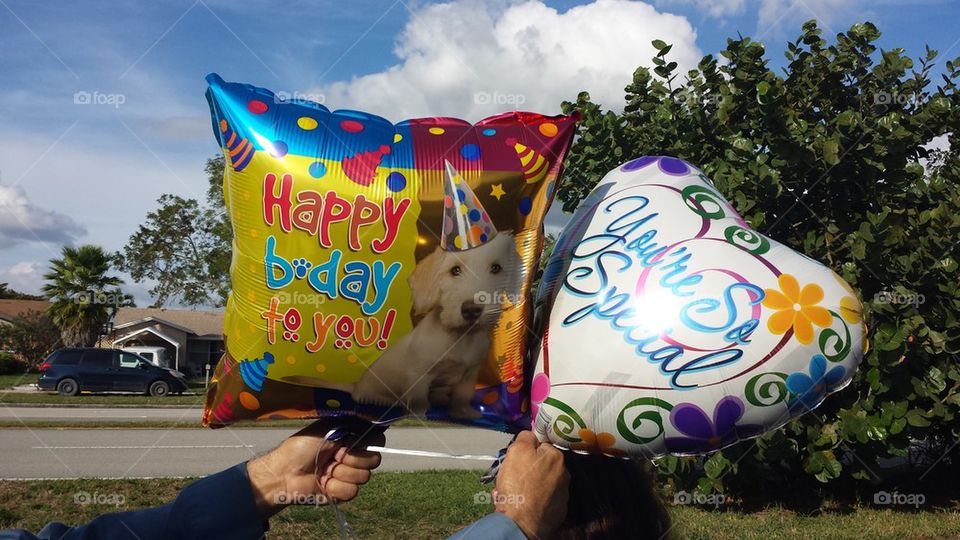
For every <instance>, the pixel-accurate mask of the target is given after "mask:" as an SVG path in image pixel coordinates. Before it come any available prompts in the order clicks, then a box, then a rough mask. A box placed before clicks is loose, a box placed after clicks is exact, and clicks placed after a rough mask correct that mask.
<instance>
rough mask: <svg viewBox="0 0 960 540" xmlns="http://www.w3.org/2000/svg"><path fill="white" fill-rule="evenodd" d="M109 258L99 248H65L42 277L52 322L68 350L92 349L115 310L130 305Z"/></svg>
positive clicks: (89, 246)
mask: <svg viewBox="0 0 960 540" xmlns="http://www.w3.org/2000/svg"><path fill="white" fill-rule="evenodd" d="M110 263H111V256H110V255H108V254H107V253H106V252H104V250H103V248H101V247H99V246H92V245H85V246H80V247H77V248H73V247H70V246H64V248H63V251H62V255H61V257H60V258H55V259H51V260H50V270H49V271H48V272H47V273H46V274H44V275H43V279H44V280H46V283H45V284H44V285H43V293H44V294H45V295H46V296H47V298H49V299H50V302H51V305H50V308H49V310H48V313H49V315H50V318H51V320H52V321H53V323H54V324H55V325H56V326H57V327H58V328H59V329H60V336H61V338H62V340H63V344H64V345H65V346H67V347H91V346H93V345H94V344H95V343H96V341H97V338H98V337H99V336H100V334H101V333H102V331H103V328H104V325H105V324H106V323H107V322H109V321H110V320H111V319H112V318H113V315H114V314H115V313H116V311H117V308H119V307H121V306H125V305H132V304H133V302H132V300H131V299H130V297H129V296H127V295H125V294H124V293H123V291H122V290H120V285H121V284H122V283H123V281H121V280H120V278H118V277H116V276H110V275H108V274H109V273H110V270H111V268H110Z"/></svg>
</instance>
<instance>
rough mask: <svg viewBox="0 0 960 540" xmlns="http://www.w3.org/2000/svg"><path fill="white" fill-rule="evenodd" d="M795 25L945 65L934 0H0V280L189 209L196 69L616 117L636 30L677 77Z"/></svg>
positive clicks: (959, 51) (946, 13) (34, 286)
mask: <svg viewBox="0 0 960 540" xmlns="http://www.w3.org/2000/svg"><path fill="white" fill-rule="evenodd" d="M811 18H817V19H818V20H820V21H821V24H822V26H823V27H824V29H825V34H826V35H828V36H832V35H833V34H835V33H837V32H839V31H843V30H844V29H846V28H848V27H849V26H850V24H852V23H854V22H859V21H862V20H870V21H872V22H874V23H875V24H877V26H878V27H880V29H881V31H882V32H883V37H882V38H881V40H880V45H881V46H882V47H886V48H891V47H904V48H905V49H907V51H908V53H909V54H910V55H911V56H913V57H917V56H919V55H921V54H922V52H923V46H924V45H925V44H929V45H930V46H931V47H933V48H935V49H938V50H939V51H940V53H941V61H942V60H945V59H952V58H955V57H957V56H960V44H958V43H960V35H958V34H957V32H956V23H957V21H960V3H958V2H954V1H950V0H879V1H872V2H868V1H865V0H650V1H649V2H647V3H643V2H631V1H627V0H600V1H597V2H574V1H560V2H539V1H534V2H506V1H486V2H484V1H479V0H477V1H471V0H457V1H453V2H446V3H430V2H413V1H409V0H397V1H390V0H385V1H382V2H374V1H367V0H356V1H350V2H332V1H315V2H306V1H299V2H298V1H286V2H272V1H266V0H250V1H245V2H235V1H226V0H170V1H165V2H100V1H82V0H80V1H74V2H68V1H57V2H36V1H34V0H0V51H3V53H2V55H0V118H2V119H3V121H2V122H0V282H10V283H11V286H13V287H15V288H18V289H20V290H25V291H28V292H36V291H37V290H39V287H40V285H41V278H40V274H41V273H42V272H43V270H44V268H45V267H46V263H47V261H48V260H49V259H50V258H51V257H52V256H54V255H56V254H57V253H58V252H59V250H60V247H61V246H62V245H63V244H65V243H73V244H77V243H95V244H100V245H102V246H104V247H105V248H107V249H109V250H111V251H112V250H118V249H120V248H122V246H123V245H124V243H125V242H126V239H127V238H128V237H129V236H130V234H131V233H132V232H133V231H134V230H135V229H136V227H137V226H138V225H139V224H140V222H141V220H142V218H143V216H144V215H145V214H146V213H147V212H149V211H150V210H152V209H153V208H155V206H156V205H155V200H156V198H157V197H158V196H159V195H160V194H162V193H175V194H178V195H182V196H187V197H196V198H202V196H203V194H204V192H205V190H206V185H205V182H206V179H205V178H204V176H203V163H204V161H205V160H206V158H208V157H210V156H212V155H214V154H215V153H216V152H217V151H218V148H217V146H216V144H215V142H214V139H213V137H212V135H211V132H210V127H209V126H210V123H209V120H208V111H207V106H206V102H205V101H204V98H203V93H204V90H205V82H204V76H205V75H206V74H207V73H210V72H217V73H219V74H220V75H221V76H222V77H223V78H224V79H226V80H229V81H242V82H249V83H252V84H256V85H258V86H264V87H268V88H271V89H273V90H275V91H284V92H288V93H290V94H293V93H300V94H302V95H307V96H312V97H314V99H316V100H319V101H323V102H324V103H325V104H326V105H327V106H328V107H330V108H334V109H335V108H343V107H347V108H356V109H363V110H369V111H372V112H375V113H378V114H381V115H384V116H386V117H388V118H390V119H392V120H395V121H399V120H401V119H403V118H407V117H412V116H427V115H429V116H461V117H465V118H467V119H470V120H478V119H480V118H482V117H484V116H486V115H489V114H495V113H496V112H498V111H500V110H503V109H509V108H514V107H513V105H512V103H518V102H519V105H518V107H519V108H522V109H528V110H535V111H538V112H544V113H556V112H558V111H559V102H560V101H561V100H562V99H572V98H574V97H575V96H576V94H577V92H578V91H580V90H589V91H590V92H591V94H593V95H594V97H595V98H596V99H597V100H598V101H600V102H602V103H604V104H605V105H607V106H609V107H613V108H619V107H621V106H622V104H621V103H620V99H621V95H622V88H623V86H624V85H625V84H626V83H627V81H628V80H629V75H630V73H631V72H632V71H633V70H634V68H636V66H638V65H640V64H647V63H648V59H649V57H650V56H652V48H651V47H650V45H649V43H650V41H651V40H652V39H655V38H659V39H663V40H665V41H667V42H670V43H673V44H674V50H673V53H672V55H673V56H674V59H675V60H677V61H678V62H680V64H681V67H687V66H692V65H693V64H694V63H695V62H696V61H697V60H698V59H699V58H700V56H702V55H703V54H708V53H716V51H718V50H720V49H722V48H723V47H724V45H725V43H726V39H727V37H730V36H736V35H737V33H741V34H743V35H748V36H753V37H755V38H757V39H758V40H759V41H762V42H764V44H765V45H766V46H767V51H768V57H769V58H770V59H771V61H772V63H773V65H774V66H782V65H783V64H784V62H785V61H784V57H783V51H784V49H785V43H786V41H787V40H788V39H791V38H794V37H796V35H797V34H798V33H799V28H800V24H801V23H802V22H803V21H804V20H807V19H811ZM84 92H86V93H87V94H89V96H90V101H92V102H93V103H87V104H84V103H76V101H77V100H76V99H75V95H76V96H80V98H79V100H80V101H81V102H82V101H83V99H84V98H83V96H85V94H83V93H84ZM78 93H79V94H78ZM484 96H485V97H486V98H484ZM562 221H563V217H562V216H560V215H559V214H556V213H554V214H553V215H552V216H551V223H552V224H554V225H558V224H561V223H562ZM127 288H128V289H129V290H130V291H131V292H133V293H134V294H135V296H136V297H137V300H138V303H139V304H141V305H146V304H149V303H150V299H149V297H148V295H147V294H146V289H147V288H148V286H146V285H138V284H133V283H130V282H129V281H128V284H127Z"/></svg>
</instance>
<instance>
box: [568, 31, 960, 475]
mask: <svg viewBox="0 0 960 540" xmlns="http://www.w3.org/2000/svg"><path fill="white" fill-rule="evenodd" d="M879 36H880V32H879V31H878V30H877V28H876V27H875V26H874V25H872V24H870V23H864V24H857V25H854V26H853V27H852V28H850V30H849V31H847V32H846V33H841V34H839V35H837V36H836V38H835V39H834V40H833V41H832V42H828V41H827V40H825V39H824V38H823V37H821V30H820V28H819V27H818V26H817V24H816V23H815V22H814V21H810V22H808V23H806V24H805V25H804V26H803V32H802V35H801V36H800V37H799V39H797V40H796V41H794V42H792V43H789V44H788V49H787V51H786V57H787V62H788V63H787V65H786V67H785V68H784V70H783V72H782V73H779V74H778V73H775V72H774V71H773V70H771V69H770V68H769V66H768V64H769V60H768V59H767V58H766V57H765V51H764V47H763V45H762V44H760V43H757V42H754V41H752V40H750V39H749V38H739V39H730V40H728V42H727V47H726V49H725V50H724V51H722V52H721V53H720V54H721V55H722V56H723V58H724V60H725V62H720V61H718V59H717V58H714V57H713V56H706V57H704V58H703V59H702V60H701V61H700V63H699V65H698V66H697V68H696V69H694V70H691V71H690V72H688V73H687V74H686V75H685V77H683V78H682V79H681V76H680V74H678V73H677V64H676V63H675V62H672V61H670V60H669V51H670V46H669V45H667V44H665V43H663V42H660V41H655V42H654V46H655V47H656V48H657V49H658V50H659V53H658V54H657V57H656V58H655V59H654V64H655V67H654V68H653V70H652V71H651V70H649V69H646V68H640V69H637V70H636V72H635V73H634V76H633V81H632V82H631V84H630V85H629V86H627V87H626V89H625V90H626V103H625V107H624V109H623V112H622V113H618V112H615V111H610V110H604V109H602V108H601V107H600V106H599V105H597V104H595V103H593V102H592V101H591V99H590V96H589V95H588V94H586V93H581V94H580V95H579V96H578V97H577V100H576V102H575V103H565V104H564V109H565V111H566V112H569V111H571V110H573V109H577V110H579V111H581V113H582V114H583V117H584V119H583V122H582V124H581V126H580V129H579V137H578V138H577V140H576V142H575V144H574V146H573V148H572V151H571V154H570V156H569V158H568V160H567V164H566V172H565V174H564V179H563V181H562V182H563V183H562V185H561V186H560V188H559V190H558V197H559V199H560V200H561V201H562V202H563V204H564V208H565V209H567V210H572V209H573V208H575V207H576V206H577V204H578V203H579V202H580V201H581V200H582V199H583V198H584V197H585V196H586V195H587V193H589V191H590V190H591V189H592V188H593V186H594V185H595V183H596V182H597V180H598V179H600V178H601V177H602V176H603V175H604V173H606V171H608V170H609V169H611V168H613V167H615V166H617V165H618V164H620V163H622V162H624V161H626V160H628V159H630V158H633V157H637V156H640V155H671V156H678V157H681V158H683V159H686V160H688V161H690V162H691V163H694V164H696V165H697V166H698V167H700V168H701V169H702V170H703V171H704V172H705V173H706V174H707V175H708V176H709V177H710V178H712V179H713V180H714V181H715V183H716V185H717V187H718V188H719V189H720V190H721V191H722V192H723V193H724V194H725V196H726V197H727V198H728V199H729V200H730V201H731V202H732V203H733V205H734V206H735V207H736V208H737V210H738V211H739V212H740V213H741V215H743V216H744V217H745V218H746V219H747V221H749V222H750V223H751V224H752V225H753V226H754V227H755V228H757V229H758V230H760V231H762V232H764V233H765V234H767V235H768V236H771V237H773V238H775V239H776V240H778V241H780V242H782V243H784V244H786V245H788V246H791V247H793V248H794V249H796V250H798V251H801V252H803V253H805V254H807V255H809V256H810V257H813V258H814V259H817V260H820V261H823V262H825V263H826V264H828V265H829V266H830V267H831V268H833V269H834V270H836V271H837V272H838V273H839V274H840V275H842V276H843V277H844V278H845V279H847V281H849V282H850V283H851V284H852V285H853V286H854V287H855V288H856V289H858V290H859V291H860V292H861V294H862V296H863V298H864V300H865V309H866V314H867V317H868V318H867V322H868V327H869V330H870V339H871V340H872V348H871V350H870V351H869V352H868V354H867V355H866V358H865V359H864V361H863V364H862V365H861V367H860V369H859V371H858V373H857V375H856V377H855V379H854V381H853V384H852V385H851V386H850V387H848V388H847V389H845V390H844V391H842V392H840V393H839V394H837V395H835V396H833V397H831V398H828V399H827V401H826V402H825V403H824V405H823V406H822V407H820V408H819V409H818V410H817V411H815V413H814V414H807V415H805V416H803V417H801V418H799V419H797V420H795V421H794V422H792V423H790V424H789V425H787V426H786V427H784V428H782V429H780V430H777V431H775V432H773V433H770V434H767V435H766V436H764V437H762V438H760V439H759V440H758V441H757V442H756V444H754V443H744V444H741V445H738V446H737V447H734V448H732V449H728V450H725V451H723V452H719V453H716V454H714V455H712V456H711V457H709V458H708V459H706V460H705V461H703V460H702V461H701V462H699V463H697V464H696V465H697V466H696V467H694V464H692V463H691V462H690V461H689V460H680V459H677V458H668V459H666V460H663V461H662V462H661V467H663V468H664V470H666V471H667V472H671V473H677V474H680V473H684V472H686V473H688V477H687V480H688V481H691V482H696V483H697V485H698V487H699V489H703V490H710V489H714V490H730V489H737V487H741V488H744V489H745V488H746V487H753V486H756V485H757V484H758V482H762V483H771V482H773V483H776V482H777V481H787V480H790V481H793V480H792V479H796V478H798V475H797V473H798V472H799V471H803V473H800V475H799V477H804V476H806V477H807V478H809V479H814V478H815V479H816V481H819V482H829V481H832V480H835V479H838V478H841V477H842V478H843V479H845V480H854V479H859V480H870V481H874V482H875V481H879V480H880V479H881V477H883V476H885V474H886V472H885V470H884V469H882V468H881V467H880V466H879V463H880V460H881V459H883V458H891V457H893V458H896V457H903V456H908V455H909V454H911V452H913V451H915V450H916V449H917V448H918V446H920V445H921V443H922V445H923V446H925V447H926V448H928V449H932V454H931V456H932V459H931V460H930V461H931V462H932V461H934V460H936V459H937V458H939V457H941V456H943V455H944V454H945V453H948V452H949V453H951V456H950V457H952V462H953V463H954V464H957V463H960V452H958V450H957V449H956V447H955V445H954V444H953V443H954V442H955V441H957V439H958V437H960V435H958V434H960V366H958V361H957V356H956V353H957V351H958V350H960V324H958V322H960V321H958V319H960V289H958V287H957V285H956V280H957V275H958V274H957V268H958V261H957V255H958V253H957V252H958V240H960V187H958V184H957V181H958V179H960V152H958V149H957V146H958V145H957V142H958V141H957V140H956V137H957V136H958V135H957V133H958V131H960V129H958V128H960V95H958V93H957V91H956V90H957V86H956V82H957V79H958V77H960V62H957V61H953V62H946V63H945V69H944V70H943V74H942V75H941V76H940V77H938V78H937V80H936V81H934V80H932V79H933V77H932V75H931V74H932V73H933V72H934V71H933V70H934V68H935V66H936V64H935V59H936V55H937V53H936V51H933V50H930V49H929V48H928V49H927V50H926V51H925V54H924V55H923V56H922V57H921V58H919V59H918V60H917V61H916V62H914V61H913V60H911V59H910V58H909V57H907V56H906V55H905V54H904V51H903V50H902V49H891V50H878V49H877V47H876V46H875V45H874V43H875V41H876V40H877V38H878V37H879ZM944 135H949V141H950V142H951V143H952V144H951V147H950V148H951V149H950V150H947V151H940V152H931V151H930V150H928V149H927V148H925V146H926V145H928V144H929V143H930V142H931V140H932V139H934V138H935V137H939V136H944ZM928 160H929V162H928V163H927V164H926V169H925V166H924V163H925V162H927V161H928ZM950 461H951V460H950V459H949V457H948V459H946V460H942V461H941V462H940V464H939V465H938V466H939V467H941V468H943V467H946V466H948V465H945V464H946V463H949V462H950ZM804 473H805V474H804ZM690 475H692V477H691V476H690ZM682 476H683V475H682V474H681V476H680V477H682ZM933 476H936V474H934V475H933ZM855 483H856V482H852V484H855ZM812 485H814V486H815V485H817V483H816V482H812Z"/></svg>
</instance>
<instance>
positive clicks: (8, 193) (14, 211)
mask: <svg viewBox="0 0 960 540" xmlns="http://www.w3.org/2000/svg"><path fill="white" fill-rule="evenodd" d="M84 234H86V228H84V226H83V225H80V224H79V223H77V222H76V221H74V220H73V218H71V217H70V216H67V215H65V214H61V213H59V212H56V211H53V210H48V209H45V208H41V207H39V206H37V205H35V204H33V203H32V202H31V201H30V199H29V198H27V195H26V193H24V191H23V188H21V187H19V186H5V185H2V184H0V248H7V247H11V246H15V245H17V244H21V243H24V242H50V243H55V244H73V242H74V241H75V240H76V239H77V238H78V237H80V236H83V235H84Z"/></svg>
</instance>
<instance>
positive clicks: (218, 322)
mask: <svg viewBox="0 0 960 540" xmlns="http://www.w3.org/2000/svg"><path fill="white" fill-rule="evenodd" d="M144 321H155V322H158V323H161V324H165V325H167V326H172V327H174V328H177V329H178V330H183V331H184V332H187V333H190V334H195V335H198V336H220V335H222V334H223V312H222V311H200V310H192V309H165V308H131V307H122V308H120V309H118V310H117V314H116V315H115V316H114V318H113V328H114V330H120V329H122V328H125V327H127V326H132V325H134V324H137V323H141V322H144Z"/></svg>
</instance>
